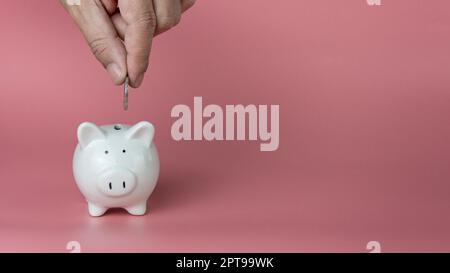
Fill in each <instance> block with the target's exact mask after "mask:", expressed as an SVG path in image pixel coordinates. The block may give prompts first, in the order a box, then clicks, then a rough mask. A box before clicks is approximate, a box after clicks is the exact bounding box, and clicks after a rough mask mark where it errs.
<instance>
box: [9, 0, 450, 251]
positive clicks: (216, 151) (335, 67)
mask: <svg viewBox="0 0 450 273" xmlns="http://www.w3.org/2000/svg"><path fill="white" fill-rule="evenodd" d="M382 3H383V5H382V6H381V7H370V6H368V5H367V4H366V1H365V0H341V1H337V0H303V1H299V0H283V1H269V0H242V1H225V0H223V1H206V0H203V1H202V0H199V1H198V2H197V4H196V6H195V7H194V8H193V9H192V10H190V11H189V12H188V13H187V14H185V16H184V17H183V19H182V23H181V24H180V25H179V26H178V27H176V28H175V29H174V30H172V31H170V32H169V33H167V34H164V35H162V36H160V37H158V38H157V39H156V41H155V42H154V48H153V52H152V56H151V68H150V70H149V73H148V75H147V76H146V79H145V81H144V85H143V87H142V88H140V89H139V90H137V91H133V92H132V94H131V97H130V110H129V111H128V112H124V111H122V109H121V100H122V97H121V88H120V87H115V86H113V85H112V83H111V82H110V80H109V78H108V76H107V75H106V73H105V72H104V71H103V68H102V67H101V66H100V65H99V64H98V63H97V61H96V60H95V59H94V58H93V56H92V55H91V53H90V51H89V49H88V47H87V46H86V45H85V42H84V40H83V39H82V37H81V35H80V34H79V32H78V30H77V28H76V27H75V26H74V24H73V23H72V21H71V19H70V18H69V17H68V16H67V15H66V13H65V12H64V11H63V10H62V8H61V7H60V6H59V4H58V3H57V1H49V0H47V1H2V8H1V9H0V33H1V42H0V64H1V65H0V88H1V91H0V143H1V152H0V155H1V156H0V183H1V184H0V186H1V190H0V251H32V252H41V251H45V252H47V251H57V252H67V250H66V249H65V246H66V243H67V242H68V241H72V240H76V241H79V242H80V243H81V246H82V251H84V252H87V251H111V252H116V251H139V252H140V251H150V252H173V251H188V252H191V251H193V252H198V251H215V252H216V251H232V252H234V251H237V252H247V251H256V252H305V251H320V252H321V251H339V252H341V251H344V252H347V251H351V252H367V250H366V249H365V247H366V243H367V242H369V241H372V240H376V241H379V242H380V243H381V246H382V251H383V252H391V251H393V252H396V251H450V233H449V230H450V218H449V217H450V215H449V209H450V198H449V197H450V125H449V121H450V120H449V117H450V92H449V90H450V76H449V75H450V74H449V73H450V3H449V2H448V1H447V0H433V1H423V0H382ZM194 96H203V101H204V103H205V104H210V103H216V104H219V105H222V106H223V105H225V104H244V105H245V104H279V105H280V148H279V150H278V151H276V152H260V151H259V142H242V141H241V142H238V141H236V142H206V141H203V142H193V141H192V142H176V141H174V140H172V138H171V136H170V127H171V125H172V122H173V119H171V118H170V111H171V109H172V107H173V106H174V105H177V104H188V105H191V106H192V103H193V97H194ZM140 120H149V121H151V122H152V123H154V124H155V126H156V128H157V135H156V143H157V145H158V148H159V151H160V156H161V164H162V169H161V177H160V180H159V185H158V186H157V188H156V190H155V192H154V194H153V195H152V197H151V199H150V202H149V209H150V213H149V214H147V215H146V216H143V217H133V216H129V215H128V214H126V213H125V212H122V211H121V210H114V211H113V212H110V213H108V214H107V215H106V216H104V217H101V218H91V217H89V216H88V214H87V208H86V204H85V202H84V200H83V198H82V196H81V194H80V193H79V191H78V189H77V187H76V185H75V183H74V180H73V177H72V170H71V164H72V154H73V149H74V147H75V145H76V141H77V140H76V128H77V126H78V124H79V123H81V122H83V121H92V122H95V123H97V124H108V123H116V122H125V123H135V122H137V121H140Z"/></svg>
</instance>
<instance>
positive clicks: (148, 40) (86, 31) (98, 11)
mask: <svg viewBox="0 0 450 273" xmlns="http://www.w3.org/2000/svg"><path fill="white" fill-rule="evenodd" d="M60 2H61V4H62V5H63V6H64V8H65V9H66V10H67V11H68V13H69V14H70V16H71V17H72V18H73V20H74V21H75V23H76V24H77V25H78V27H79V29H80V30H81V32H82V33H83V35H84V37H85V39H86V41H87V43H88V44H89V47H90V48H91V50H92V52H93V53H94V55H95V57H96V58H97V59H98V60H99V61H100V63H102V65H103V66H104V67H105V68H106V70H107V71H108V74H109V75H110V77H111V79H112V80H113V82H114V84H116V85H121V84H123V83H124V81H125V78H126V76H127V75H128V77H129V79H130V85H131V86H132V87H134V88H137V87H139V86H140V85H141V83H142V80H143V78H144V74H145V72H146V71H147V68H148V62H149V55H150V50H151V45H152V39H153V37H154V36H156V35H158V34H161V33H163V32H165V31H167V30H169V29H170V28H172V27H174V26H176V25H177V24H178V23H179V21H180V18H181V14H182V13H183V12H184V11H186V10H187V9H189V8H190V7H191V6H192V5H193V4H194V2H195V0H81V4H80V5H73V4H72V5H71V4H70V3H71V1H68V0H60ZM72 2H73V1H72Z"/></svg>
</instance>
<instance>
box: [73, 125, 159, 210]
mask: <svg viewBox="0 0 450 273" xmlns="http://www.w3.org/2000/svg"><path fill="white" fill-rule="evenodd" d="M154 135H155V128H154V127H153V125H152V124H151V123H149V122H146V121H142V122H139V123H137V124H136V125H134V126H132V127H130V126H127V125H122V124H115V125H106V126H101V127H98V126H97V125H95V124H93V123H90V122H84V123H82V124H81V125H80V126H79V127H78V145H77V148H76V149H75V154H74V156H73V174H74V177H75V181H76V183H77V185H78V188H79V189H80V191H81V193H82V194H83V195H84V197H85V198H86V200H87V202H88V208H89V214H90V215H92V216H101V215H103V214H104V213H105V212H106V211H107V210H108V209H109V208H124V209H125V210H127V211H128V212H129V213H130V214H133V215H143V214H145V212H146V210H147V199H148V198H149V196H150V194H151V193H152V191H153V189H154V188H155V186H156V181H157V180H158V175H159V159H158V152H157V150H156V147H155V145H154V144H153V136H154Z"/></svg>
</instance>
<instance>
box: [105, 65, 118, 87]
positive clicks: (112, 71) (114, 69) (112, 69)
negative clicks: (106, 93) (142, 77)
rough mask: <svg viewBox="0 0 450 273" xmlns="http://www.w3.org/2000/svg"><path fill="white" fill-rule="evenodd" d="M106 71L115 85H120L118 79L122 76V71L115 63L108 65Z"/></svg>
mask: <svg viewBox="0 0 450 273" xmlns="http://www.w3.org/2000/svg"><path fill="white" fill-rule="evenodd" d="M106 70H107V71H108V74H109V76H110V77H111V79H112V80H113V82H114V83H115V84H118V83H120V80H121V79H120V77H121V76H122V70H121V69H120V67H119V66H118V65H117V64H116V63H110V64H109V65H108V66H107V67H106Z"/></svg>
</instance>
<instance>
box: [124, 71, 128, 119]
mask: <svg viewBox="0 0 450 273" xmlns="http://www.w3.org/2000/svg"><path fill="white" fill-rule="evenodd" d="M128 84H129V79H128V76H127V77H126V79H125V83H124V85H123V110H125V111H127V110H128Z"/></svg>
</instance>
